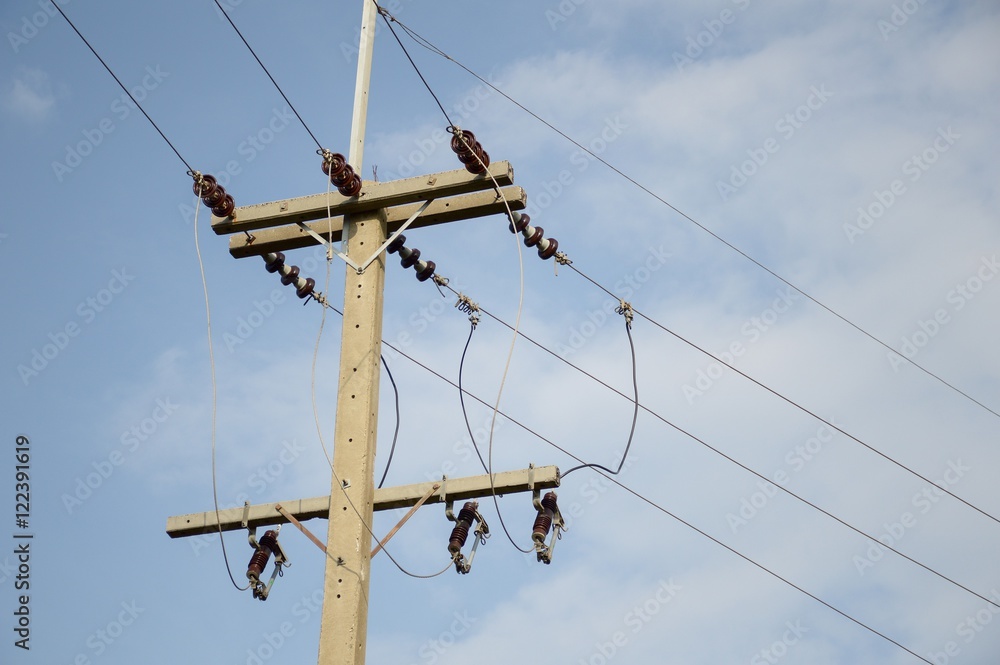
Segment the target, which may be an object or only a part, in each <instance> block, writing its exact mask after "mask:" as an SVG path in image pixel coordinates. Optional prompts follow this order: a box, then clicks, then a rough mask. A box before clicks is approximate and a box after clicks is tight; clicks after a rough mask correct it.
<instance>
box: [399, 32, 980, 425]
mask: <svg viewBox="0 0 1000 665" xmlns="http://www.w3.org/2000/svg"><path fill="white" fill-rule="evenodd" d="M390 16H391V15H390ZM392 20H393V21H394V22H395V23H396V24H398V25H399V26H400V27H401V28H402V29H403V30H404V31H405V32H406V34H407V35H408V36H409V37H410V38H411V39H413V41H415V42H416V43H417V44H419V45H420V46H423V47H424V48H426V49H427V50H429V51H431V52H432V53H435V54H436V55H438V56H440V57H442V58H444V59H445V60H448V61H450V62H452V63H454V64H455V65H457V66H458V67H460V68H461V69H463V70H464V71H465V72H467V73H468V74H470V75H471V76H473V77H474V78H476V79H477V80H478V81H480V82H481V83H482V84H483V85H486V86H487V87H489V88H490V89H492V90H493V91H494V92H496V93H498V94H499V95H500V96H502V97H503V98H504V99H506V100H507V101H509V102H511V103H512V104H514V105H515V106H516V107H518V108H519V109H521V110H522V111H524V112H525V113H527V114H528V115H530V116H531V117H532V118H534V119H535V120H537V121H538V122H540V123H542V124H543V125H545V126H546V127H548V128H549V129H551V130H552V131H554V132H555V133H556V134H558V135H559V136H561V137H562V138H564V139H565V140H567V141H569V142H570V143H572V144H573V145H574V146H576V147H577V148H579V149H580V150H582V151H583V152H585V153H586V154H587V155H589V156H590V157H591V158H593V159H595V160H597V161H598V162H600V163H601V164H603V165H604V166H606V167H607V168H609V169H610V170H611V171H613V172H614V173H616V174H618V175H619V176H621V177H622V178H624V179H625V180H627V181H628V182H629V183H631V184H632V185H634V186H635V187H637V188H638V189H640V190H641V191H643V192H645V193H646V194H648V195H649V196H651V197H652V198H654V199H656V200H657V201H659V202H660V203H661V204H663V205H665V206H666V207H668V208H670V209H671V210H673V211H674V212H675V213H677V214H678V215H680V216H681V217H683V218H684V219H686V220H687V221H689V222H691V223H692V224H694V225H695V226H697V227H698V228H699V229H701V230H702V231H704V232H705V233H707V234H709V235H710V236H712V237H713V238H715V239H716V240H718V241H719V242H721V243H722V244H723V245H725V246H726V247H728V248H730V249H731V250H733V251H734V252H736V253H737V254H739V255H740V256H742V257H743V258H745V259H746V260H748V261H750V262H751V263H753V264H754V265H756V266H757V267H758V268H760V269H762V270H764V271H765V272H767V273H768V274H770V275H771V276H773V277H775V278H776V279H778V280H779V281H781V282H782V283H783V284H785V285H786V286H788V287H790V288H792V289H795V290H796V291H798V292H799V293H801V294H802V295H803V296H805V297H806V299H808V300H810V301H812V302H813V303H815V304H816V305H819V306H820V307H822V308H823V309H825V310H826V311H827V312H829V313H830V314H833V315H834V316H835V317H837V318H838V319H840V320H841V321H843V322H844V323H846V324H848V325H849V326H851V327H852V328H854V329H855V330H857V331H858V332H860V333H861V334H863V335H865V336H866V337H868V338H869V339H871V340H872V341H874V342H876V343H877V344H879V345H881V346H882V347H884V348H885V349H887V350H888V351H890V352H892V353H893V354H894V355H895V356H898V357H899V358H902V359H903V360H904V361H906V362H908V363H909V364H911V365H913V366H914V367H916V368H917V369H919V370H920V371H921V372H923V373H925V374H927V375H928V376H930V377H932V378H934V379H936V380H937V381H939V382H940V383H942V384H944V385H945V386H947V387H948V388H951V389H952V390H953V391H955V392H956V393H958V394H959V395H961V396H963V397H965V398H966V399H968V400H969V401H971V402H973V403H975V404H977V405H978V406H980V407H982V408H983V409H985V410H986V411H989V412H990V413H992V414H993V415H994V416H996V417H998V418H1000V413H998V412H997V411H995V410H994V409H991V408H990V407H988V406H986V405H985V404H984V403H983V402H980V401H979V400H977V399H976V398H974V397H972V396H971V395H969V394H968V393H966V392H965V391H963V390H961V389H960V388H958V387H957V386H955V385H954V384H952V383H950V382H948V381H946V380H945V379H944V378H942V377H941V376H940V375H938V374H936V373H934V372H932V371H931V370H929V369H927V368H925V367H924V366H922V365H920V364H919V363H917V362H916V361H915V360H913V359H912V358H908V357H906V356H905V355H902V354H901V353H899V352H898V351H896V350H895V349H893V348H892V347H891V346H889V345H888V344H887V343H885V342H883V341H882V340H881V339H879V338H878V337H875V336H874V335H873V334H871V333H869V332H868V331H866V330H865V329H864V328H862V327H861V326H859V325H858V324H856V323H854V322H852V321H851V320H850V319H848V318H847V317H845V316H843V315H842V314H840V313H838V312H837V311H835V310H834V309H832V308H831V307H829V306H827V305H825V304H823V303H822V302H820V301H819V300H817V299H816V298H815V297H813V296H812V295H810V294H809V293H807V292H806V291H804V290H803V289H801V288H799V287H798V286H796V285H795V284H793V283H791V282H790V281H788V280H787V279H785V278H784V277H782V276H781V275H779V274H778V273H776V272H775V271H774V270H772V269H771V268H768V267H767V266H766V265H764V264H763V263H761V262H760V261H758V260H757V259H755V258H753V257H752V256H750V255H749V254H747V253H746V252H744V251H743V250H741V249H740V248H739V247H737V246H736V245H734V244H732V243H731V242H729V241H728V240H726V239H725V238H723V237H722V236H720V235H719V234H717V233H715V232H714V231H712V230H711V229H709V228H708V227H706V226H704V225H703V224H701V223H700V222H698V221H697V220H695V219H694V218H693V217H691V216H690V215H688V214H687V213H686V212H684V211H683V210H681V209H680V208H678V207H676V206H674V205H673V204H672V203H670V202H669V201H667V200H666V199H664V198H663V197H661V196H660V195H659V194H656V193H655V192H653V191H652V190H651V189H649V188H648V187H646V186H645V185H643V184H642V183H640V182H639V181H637V180H636V179H634V178H633V177H631V176H630V175H628V174H626V173H625V172H624V171H622V170H621V169H619V168H618V167H616V166H614V165H613V164H611V163H610V162H608V161H607V160H606V159H604V158H603V157H601V156H600V155H599V154H597V153H595V152H594V151H592V150H590V149H589V148H587V147H586V146H584V145H583V144H581V143H580V142H579V141H577V140H576V139H574V138H572V137H571V136H569V135H568V134H566V133H565V132H564V131H562V130H561V129H559V128H558V127H556V126H555V125H553V124H552V123H550V122H549V121H548V120H545V119H544V118H542V117H541V116H539V115H538V114H537V113H535V112H534V111H532V110H530V109H528V108H527V107H526V106H524V105H523V104H521V103H520V102H518V101H517V100H516V99H514V98H513V97H511V96H510V95H508V94H507V93H506V92H504V91H503V90H501V89H500V88H498V87H497V86H496V85H494V84H493V83H491V82H490V81H488V80H486V79H485V78H483V77H482V76H480V75H479V74H478V73H476V72H475V71H473V70H472V69H470V68H469V67H467V66H465V65H464V64H462V63H461V62H459V61H458V60H455V59H454V58H453V57H451V56H450V55H448V54H447V53H445V52H444V51H442V50H441V49H439V48H438V47H437V46H435V45H434V44H432V43H431V42H430V41H428V40H427V39H426V38H425V37H423V36H421V35H419V34H418V33H416V32H414V31H413V30H412V29H411V28H409V27H408V26H406V25H405V24H403V23H401V22H400V21H399V20H398V19H396V18H395V17H392Z"/></svg>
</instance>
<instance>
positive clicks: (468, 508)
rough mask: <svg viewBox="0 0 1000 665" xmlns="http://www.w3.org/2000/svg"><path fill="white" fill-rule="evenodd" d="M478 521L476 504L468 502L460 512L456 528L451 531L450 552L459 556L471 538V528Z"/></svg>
mask: <svg viewBox="0 0 1000 665" xmlns="http://www.w3.org/2000/svg"><path fill="white" fill-rule="evenodd" d="M475 520H476V503H475V502H474V501H467V502H466V503H465V505H464V506H462V510H460V511H458V519H457V520H456V521H455V528H454V529H452V530H451V538H450V539H449V541H448V551H449V552H451V553H452V554H457V553H458V552H460V551H461V550H462V546H464V545H465V541H466V539H468V537H469V527H470V526H472V523H473V522H474V521H475Z"/></svg>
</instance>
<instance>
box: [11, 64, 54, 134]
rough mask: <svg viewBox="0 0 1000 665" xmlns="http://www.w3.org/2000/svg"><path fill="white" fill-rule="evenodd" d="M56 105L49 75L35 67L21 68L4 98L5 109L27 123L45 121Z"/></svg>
mask: <svg viewBox="0 0 1000 665" xmlns="http://www.w3.org/2000/svg"><path fill="white" fill-rule="evenodd" d="M55 103H56V97H55V94H54V93H53V90H52V83H51V81H50V80H49V75H48V74H47V73H46V72H45V71H43V70H41V69H37V68H34V67H21V68H19V69H18V71H17V73H15V74H14V76H13V80H12V81H11V83H10V86H9V88H8V89H7V91H6V92H5V93H4V97H3V106H4V109H6V110H7V112H8V113H9V114H11V115H13V116H15V117H17V118H20V119H22V120H25V121H27V122H43V121H45V120H46V119H47V118H48V117H49V116H50V114H51V113H52V111H53V109H54V108H55Z"/></svg>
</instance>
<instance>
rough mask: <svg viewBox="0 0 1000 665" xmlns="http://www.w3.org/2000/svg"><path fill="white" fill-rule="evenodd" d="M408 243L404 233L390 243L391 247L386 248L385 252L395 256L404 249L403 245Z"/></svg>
mask: <svg viewBox="0 0 1000 665" xmlns="http://www.w3.org/2000/svg"><path fill="white" fill-rule="evenodd" d="M405 242H406V236H404V235H403V234H402V233H401V234H399V235H398V236H396V239H395V240H393V241H392V242H390V243H389V246H388V247H386V248H385V251H387V252H389V253H390V254H395V253H396V252H398V251H399V250H401V249H402V248H403V243H405Z"/></svg>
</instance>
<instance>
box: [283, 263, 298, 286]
mask: <svg viewBox="0 0 1000 665" xmlns="http://www.w3.org/2000/svg"><path fill="white" fill-rule="evenodd" d="M298 278H299V267H298V266H292V267H291V268H289V269H288V274H286V275H282V276H281V283H282V284H284V285H285V286H288V285H289V284H291V283H292V282H294V281H295V280H297V279H298Z"/></svg>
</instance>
